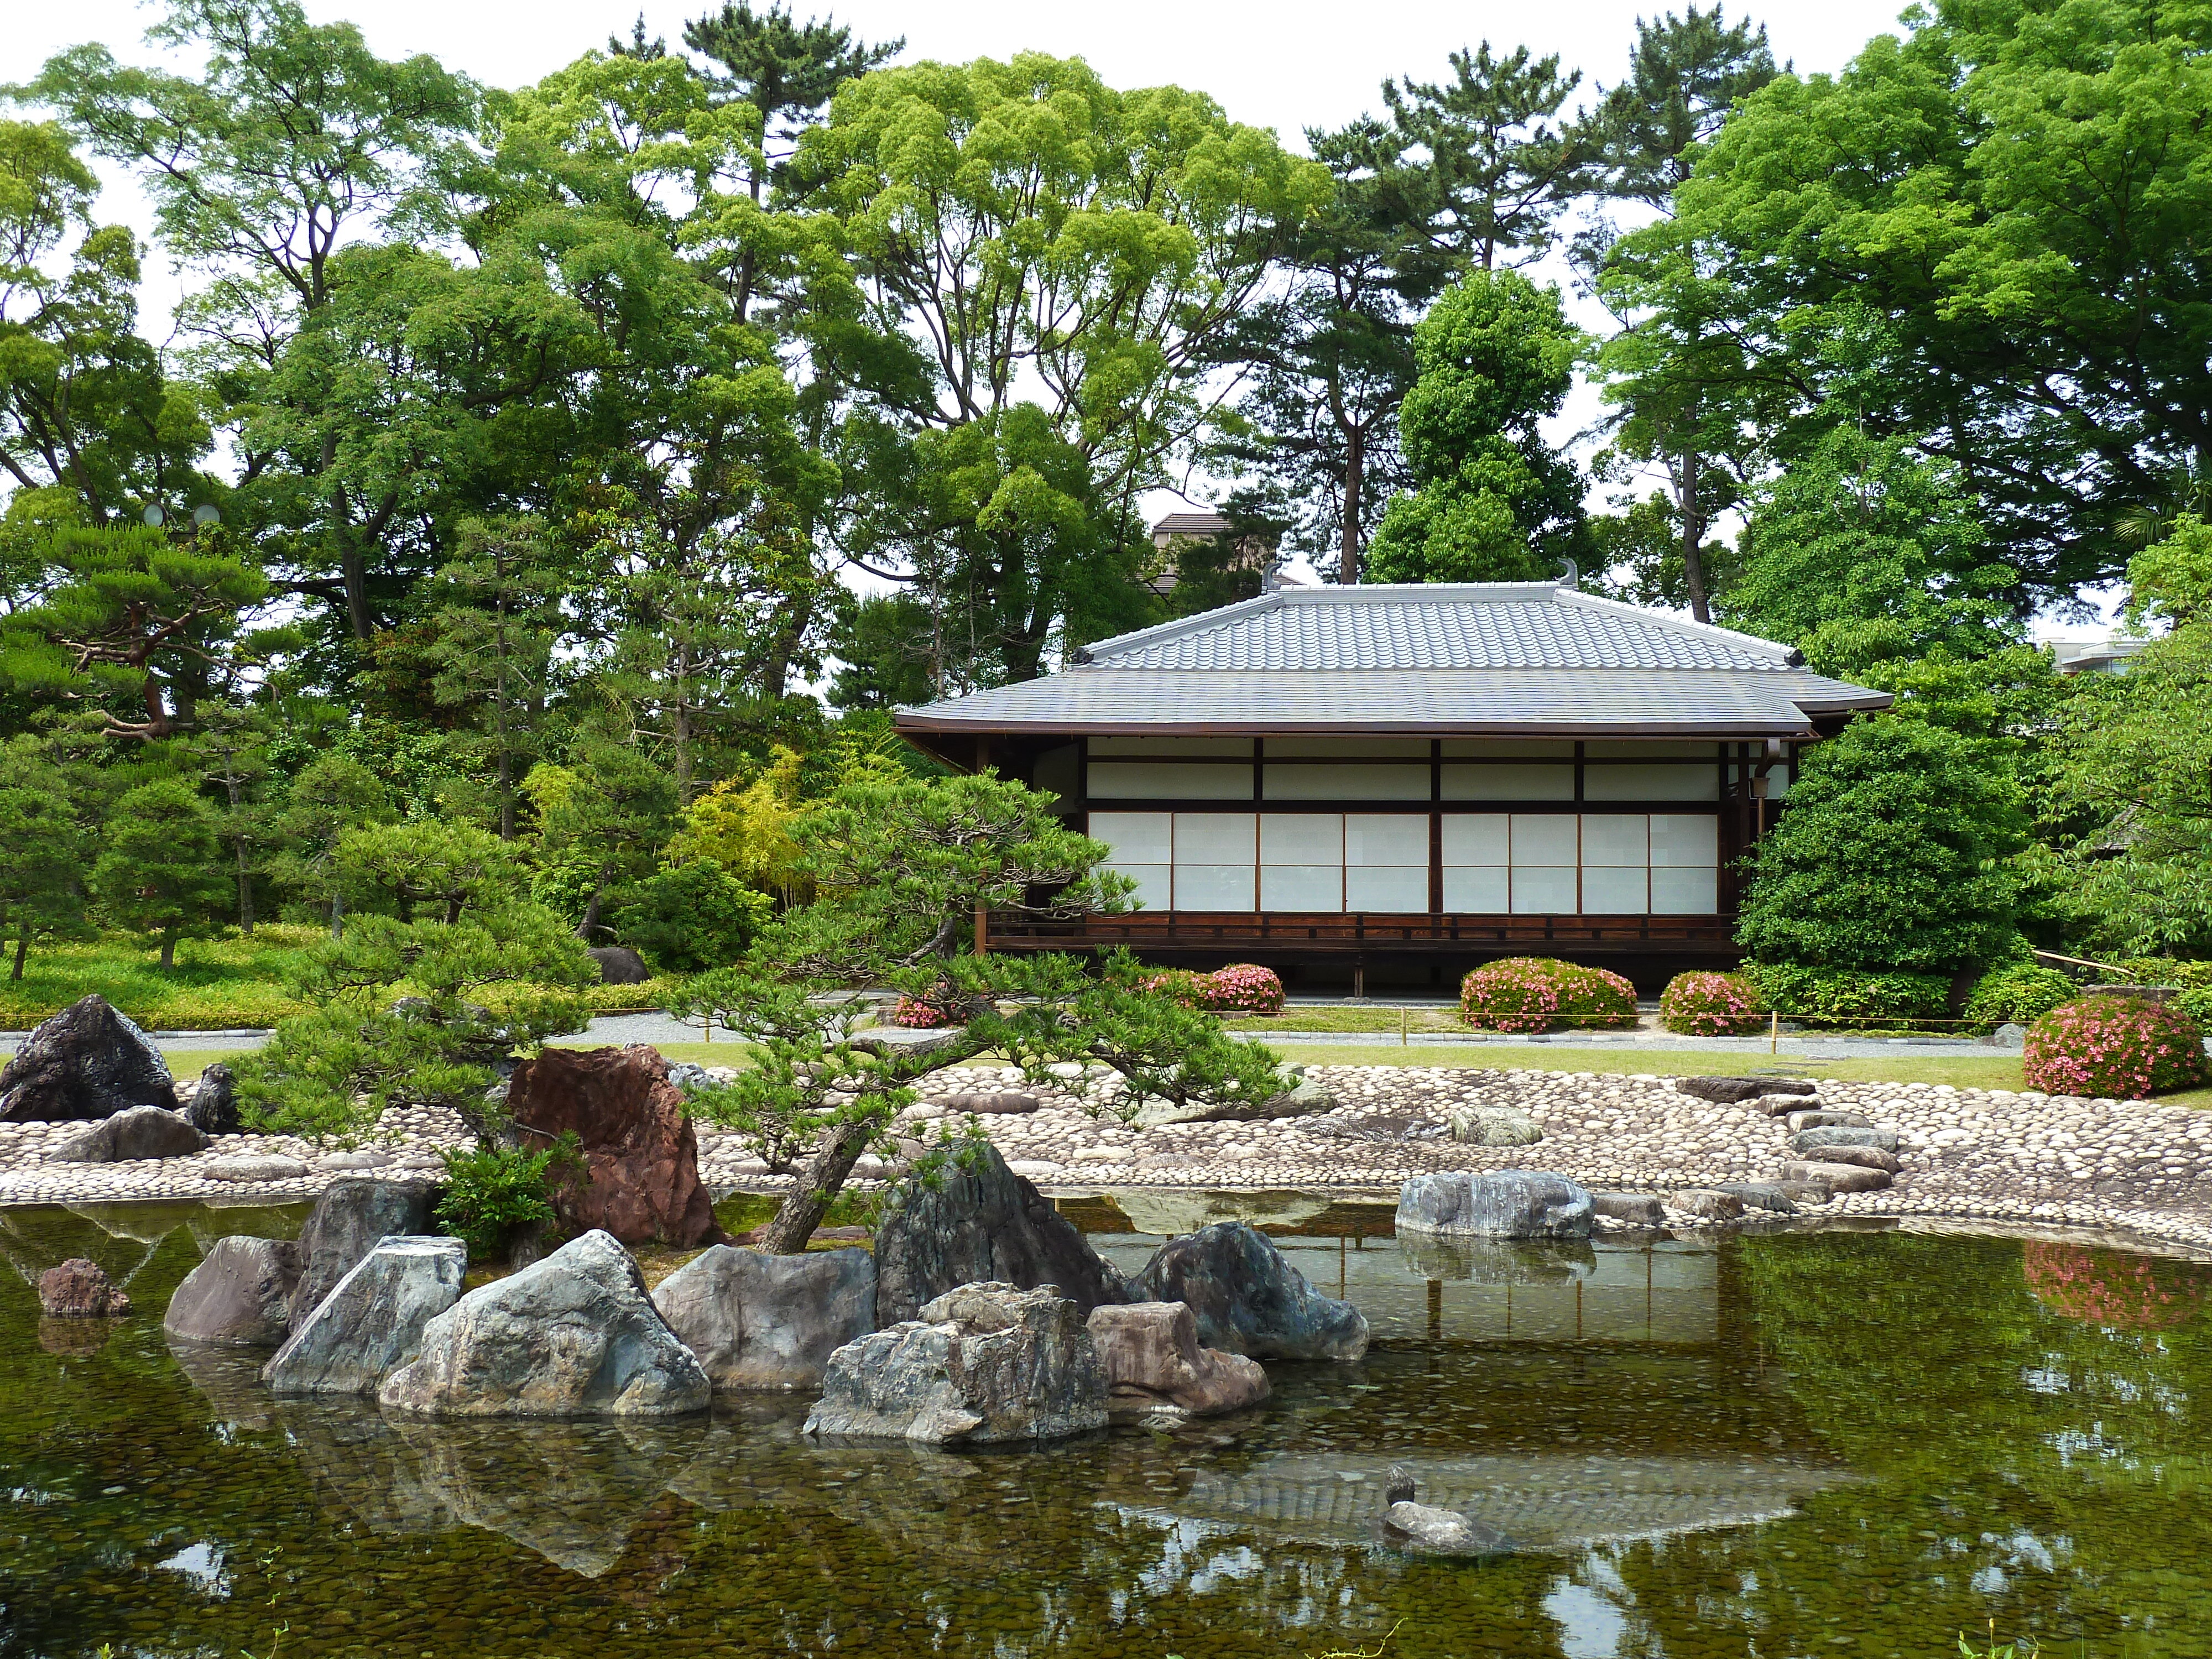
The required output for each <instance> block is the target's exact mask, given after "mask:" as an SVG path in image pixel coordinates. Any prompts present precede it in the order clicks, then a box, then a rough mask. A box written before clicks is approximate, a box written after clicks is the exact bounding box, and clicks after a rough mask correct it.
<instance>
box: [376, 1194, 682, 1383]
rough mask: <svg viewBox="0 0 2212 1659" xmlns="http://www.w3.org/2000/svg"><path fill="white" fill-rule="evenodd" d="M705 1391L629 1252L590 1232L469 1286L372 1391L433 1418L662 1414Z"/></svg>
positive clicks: (602, 1234)
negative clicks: (514, 1270)
mask: <svg viewBox="0 0 2212 1659" xmlns="http://www.w3.org/2000/svg"><path fill="white" fill-rule="evenodd" d="M712 1399H713V1390H712V1389H711V1388H710V1387H709V1386H708V1382H707V1373H706V1372H705V1371H703V1370H701V1369H700V1366H699V1361H698V1359H697V1358H696V1356H694V1355H693V1353H692V1352H691V1350H690V1349H689V1348H687V1347H685V1346H684V1345H683V1344H682V1343H681V1342H679V1341H678V1340H676V1335H675V1333H673V1332H672V1331H671V1330H670V1329H669V1328H668V1327H667V1325H666V1324H665V1322H663V1321H662V1319H661V1317H660V1315H659V1313H658V1312H656V1311H655V1310H654V1309H653V1300H652V1298H651V1297H648V1296H647V1294H646V1289H645V1279H644V1277H643V1276H642V1275H641V1273H639V1272H638V1270H637V1263H636V1262H635V1261H632V1260H630V1255H629V1251H627V1250H625V1249H623V1247H622V1245H621V1244H620V1243H617V1241H616V1240H615V1238H614V1237H612V1236H611V1235H610V1234H608V1233H605V1232H601V1231H592V1232H588V1233H586V1234H585V1235H584V1236H583V1237H581V1238H579V1239H576V1240H574V1241H573V1242H572V1243H568V1244H564V1245H562V1247H561V1248H560V1249H557V1250H556V1251H554V1253H553V1254H552V1255H549V1256H547V1257H546V1258H545V1259H544V1261H538V1262H534V1263H532V1265H531V1266H529V1267H525V1268H523V1269H522V1270H521V1271H520V1273H513V1274H510V1275H509V1276H508V1277H507V1278H505V1279H495V1280H494V1281H493V1282H492V1283H490V1284H489V1285H483V1286H482V1287H480V1288H479V1289H477V1290H474V1291H470V1292H469V1293H468V1294H467V1295H466V1296H465V1297H462V1298H461V1299H460V1300H459V1302H456V1303H455V1304H453V1306H452V1307H450V1308H448V1309H447V1310H446V1311H445V1312H443V1313H441V1314H440V1315H439V1316H437V1317H436V1318H435V1319H433V1320H431V1321H430V1322H429V1323H428V1324H427V1325H425V1326H424V1327H423V1328H422V1347H421V1351H420V1352H419V1353H418V1354H417V1355H416V1358H414V1359H413V1360H412V1361H411V1362H410V1363H409V1364H405V1365H403V1366H401V1367H400V1368H399V1369H398V1370H396V1371H394V1372H392V1374H391V1375H390V1376H387V1377H386V1378H385V1379H384V1383H383V1386H382V1387H381V1388H380V1389H378V1390H377V1400H378V1401H379V1402H380V1404H381V1405H382V1406H383V1407H384V1408H385V1409H386V1411H399V1412H419V1413H422V1414H423V1415H425V1416H429V1417H592V1416H602V1415H604V1416H612V1417H661V1416H670V1415H673V1414H675V1413H680V1412H694V1411H702V1410H704V1409H705V1408H706V1407H707V1406H708V1404H709V1403H710V1402H711V1401H712Z"/></svg>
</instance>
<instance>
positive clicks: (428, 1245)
mask: <svg viewBox="0 0 2212 1659" xmlns="http://www.w3.org/2000/svg"><path fill="white" fill-rule="evenodd" d="M468 1270H469V1251H468V1247H467V1246H466V1245H465V1244H464V1243H461V1241H460V1240H459V1239H458V1238H386V1239H384V1240H382V1241H380V1243H378V1244H377V1246H376V1248H375V1249H372V1250H371V1251H370V1252H369V1253H368V1255H365V1256H363V1257H362V1259H361V1260H360V1261H357V1262H356V1263H355V1264H354V1267H353V1269H352V1271H350V1272H349V1273H347V1274H346V1276H345V1277H344V1278H343V1279H340V1280H338V1282H337V1287H336V1288H335V1289H333V1290H332V1291H331V1293H330V1294H329V1295H328V1296H326V1297H324V1298H323V1299H322V1300H321V1301H320V1302H319V1303H318V1304H316V1305H315V1306H314V1307H313V1309H311V1310H307V1311H306V1312H304V1313H302V1314H301V1315H300V1316H298V1317H297V1318H295V1320H294V1321H293V1323H292V1334H291V1335H290V1336H289V1337H287V1338H286V1339H285V1341H284V1346H283V1347H281V1348H279V1349H277V1350H276V1353H275V1354H274V1355H273V1356H272V1357H271V1358H270V1361H269V1363H268V1364H266V1365H264V1366H263V1367H262V1369H261V1380H262V1381H263V1382H264V1383H267V1384H268V1385H269V1387H270V1389H272V1390H274V1391H275V1392H276V1393H278V1394H368V1393H370V1392H372V1391H373V1390H374V1389H375V1387H376V1385H377V1384H378V1383H380V1382H382V1381H383V1380H384V1378H385V1377H386V1376H387V1375H389V1374H390V1373H391V1372H392V1371H393V1370H397V1369H398V1367H400V1366H401V1365H404V1364H406V1363H407V1362H408V1361H409V1360H410V1359H412V1358H415V1355H416V1350H417V1349H418V1348H419V1347H420V1346H422V1328H423V1327H424V1326H426V1325H428V1323H429V1322H431V1321H432V1320H433V1319H435V1318H436V1317H437V1316H439V1315H440V1314H441V1313H443V1312H445V1311H446V1310H447V1309H448V1308H450V1307H452V1306H453V1304H454V1303H455V1302H456V1301H458V1300H459V1298H460V1294H461V1280H462V1279H464V1278H465V1276H466V1275H467V1273H468Z"/></svg>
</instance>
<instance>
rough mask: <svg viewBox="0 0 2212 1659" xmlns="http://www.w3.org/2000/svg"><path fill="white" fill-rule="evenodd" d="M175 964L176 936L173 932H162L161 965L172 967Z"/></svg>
mask: <svg viewBox="0 0 2212 1659" xmlns="http://www.w3.org/2000/svg"><path fill="white" fill-rule="evenodd" d="M176 965H177V936H176V935H175V934H174V933H164V934H162V935H161V966H162V967H164V968H173V967H175V966H176Z"/></svg>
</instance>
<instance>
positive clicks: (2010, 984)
mask: <svg viewBox="0 0 2212 1659" xmlns="http://www.w3.org/2000/svg"><path fill="white" fill-rule="evenodd" d="M2078 994H2080V993H2079V992H2078V991H2077V990H2076V989H2075V984H2074V981H2072V980H2070V979H2069V978H2067V977H2066V975H2063V974H2062V973H2060V972H2059V971H2058V970H2057V969H2056V968H2038V967H2037V966H2035V965H2034V964H2033V963H2027V962H2015V963H2011V964H2009V965H2008V966H2007V967H2003V968H1992V969H1990V971H1989V972H1988V973H1986V974H1984V975H1982V976H1981V978H1979V979H1978V980H1977V981H1974V989H1973V992H1972V994H1971V995H1970V996H1968V997H1967V999H1966V1018H1968V1019H1972V1020H1983V1021H1986V1022H1987V1023H1988V1024H1991V1025H2002V1024H2006V1023H2007V1022H2008V1021H2009V1022H2010V1023H2012V1024H2015V1025H2025V1024H2027V1023H2028V1022H2029V1021H2030V1020H2034V1019H2040V1018H2042V1017H2043V1016H2044V1015H2045V1014H2047V1013H2049V1012H2051V1010H2052V1009H2053V1008H2056V1007H2057V1006H2058V1005H2059V1004H2061V1003H2062V1002H2071V1001H2073V1000H2074V999H2075V996H2077V995H2078Z"/></svg>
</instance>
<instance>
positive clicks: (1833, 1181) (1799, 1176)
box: [1782, 1164, 1891, 1193]
mask: <svg viewBox="0 0 2212 1659" xmlns="http://www.w3.org/2000/svg"><path fill="white" fill-rule="evenodd" d="M1782 1176H1783V1179H1784V1180H1785V1181H1819V1182H1823V1183H1825V1184H1826V1187H1827V1188H1828V1190H1829V1191H1830V1192H1832V1193H1878V1192H1881V1191H1883V1190H1884V1189H1886V1188H1887V1187H1888V1186H1889V1185H1890V1184H1891V1176H1890V1173H1889V1171H1888V1170H1863V1169H1860V1168H1859V1167H1857V1165H1856V1164H1784V1165H1783V1166H1782Z"/></svg>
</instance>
